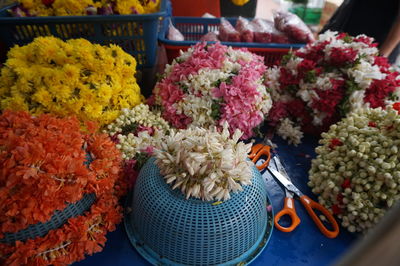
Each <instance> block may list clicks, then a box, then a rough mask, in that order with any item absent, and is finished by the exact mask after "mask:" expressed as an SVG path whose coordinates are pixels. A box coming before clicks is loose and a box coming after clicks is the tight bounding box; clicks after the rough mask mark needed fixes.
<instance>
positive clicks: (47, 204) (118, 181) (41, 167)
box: [0, 111, 126, 265]
mask: <svg viewBox="0 0 400 266" xmlns="http://www.w3.org/2000/svg"><path fill="white" fill-rule="evenodd" d="M88 128H90V126H88ZM0 136H1V137H0V168H1V169H0V239H1V238H3V237H4V233H9V232H11V233H12V232H18V231H19V230H21V229H24V228H26V227H28V226H29V225H32V224H36V223H38V222H46V221H47V220H49V219H50V217H51V216H52V215H53V213H54V211H55V210H63V209H64V208H65V207H66V205H67V204H68V203H74V202H76V201H78V200H80V199H82V197H83V196H84V195H85V194H87V193H95V194H96V202H95V203H94V204H93V205H92V207H91V208H90V210H89V211H87V212H86V213H84V215H81V216H77V217H75V218H71V219H69V220H68V222H67V223H65V224H64V225H63V226H62V227H60V228H58V229H56V230H52V231H50V232H49V233H48V234H47V235H45V236H44V237H37V238H35V239H29V240H27V241H25V242H20V241H17V242H16V243H15V244H14V245H11V244H0V264H2V265H3V264H6V265H8V264H13V265H21V264H34V265H48V264H53V265H66V264H70V263H72V262H74V261H77V260H81V259H83V258H84V256H85V254H92V253H94V252H98V251H100V250H101V249H102V245H104V243H105V241H106V238H105V234H106V233H107V232H108V231H111V230H114V229H115V224H116V223H118V222H120V220H121V218H122V214H121V213H122V208H121V207H120V206H119V204H118V197H119V196H121V195H122V194H124V193H125V192H126V182H125V181H124V180H123V179H122V178H121V170H120V169H121V168H120V166H121V154H120V152H119V151H118V150H117V149H116V147H115V145H114V144H113V142H112V141H111V140H110V139H109V137H108V136H107V135H105V134H95V133H94V130H92V131H91V132H86V133H83V132H81V131H80V126H79V121H78V120H77V119H75V118H66V119H60V118H55V117H53V116H50V115H41V116H39V117H36V118H35V117H31V116H30V115H29V114H28V113H26V112H11V111H5V112H4V113H3V114H2V115H1V116H0ZM88 155H90V157H91V162H88V161H87V158H86V157H87V156H88ZM85 163H86V164H85Z"/></svg>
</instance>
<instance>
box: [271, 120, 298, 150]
mask: <svg viewBox="0 0 400 266" xmlns="http://www.w3.org/2000/svg"><path fill="white" fill-rule="evenodd" d="M277 133H278V134H279V136H281V137H282V138H283V139H285V140H286V139H287V140H288V142H289V143H290V144H294V145H298V144H300V143H301V139H302V138H303V132H301V130H300V127H299V126H294V123H293V121H291V120H290V119H289V118H285V119H283V120H282V121H281V122H280V123H279V125H278V127H277Z"/></svg>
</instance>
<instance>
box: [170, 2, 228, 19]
mask: <svg viewBox="0 0 400 266" xmlns="http://www.w3.org/2000/svg"><path fill="white" fill-rule="evenodd" d="M171 3H172V8H173V12H172V14H173V15H174V16H186V17H201V16H203V15H204V13H210V14H212V15H214V16H216V17H220V16H221V11H220V4H219V0H196V1H188V0H171Z"/></svg>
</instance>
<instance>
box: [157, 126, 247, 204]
mask: <svg viewBox="0 0 400 266" xmlns="http://www.w3.org/2000/svg"><path fill="white" fill-rule="evenodd" d="M241 136H242V133H241V132H240V131H239V130H236V131H235V133H234V134H233V136H232V137H230V133H229V130H228V124H227V123H225V124H224V126H223V130H222V132H218V130H217V129H216V128H215V127H214V128H211V129H209V130H207V129H204V128H189V129H186V130H180V131H177V132H175V131H171V133H170V135H169V136H166V137H165V139H164V140H163V141H160V143H159V146H158V149H156V151H155V156H156V158H157V159H156V164H157V166H158V167H159V168H160V171H161V174H162V175H163V176H164V178H165V180H166V182H167V183H168V184H171V185H172V189H176V188H178V189H180V190H181V191H182V193H183V194H185V195H186V198H187V199H188V198H189V197H191V196H192V197H194V198H200V199H202V200H206V201H209V200H228V199H230V192H237V191H242V190H243V188H242V186H244V185H251V183H252V182H251V179H252V168H251V166H252V165H253V163H252V162H251V161H250V160H248V159H247V154H248V152H250V149H251V144H245V143H243V142H238V140H239V138H240V137H241Z"/></svg>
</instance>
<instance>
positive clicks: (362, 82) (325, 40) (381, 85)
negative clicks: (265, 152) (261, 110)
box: [265, 31, 400, 144]
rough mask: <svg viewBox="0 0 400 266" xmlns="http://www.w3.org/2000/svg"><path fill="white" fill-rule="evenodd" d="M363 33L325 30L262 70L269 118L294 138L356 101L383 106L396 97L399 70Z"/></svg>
mask: <svg viewBox="0 0 400 266" xmlns="http://www.w3.org/2000/svg"><path fill="white" fill-rule="evenodd" d="M377 55H378V49H377V48H376V43H373V39H372V38H369V37H367V36H365V35H359V36H357V37H351V36H348V35H346V34H344V33H340V34H338V33H337V32H331V31H327V32H326V33H324V34H322V35H320V36H319V39H318V40H317V41H315V42H314V43H310V44H308V45H307V46H305V47H303V48H301V49H299V50H297V51H296V52H294V53H290V54H288V55H287V56H285V57H284V58H283V59H282V62H281V64H280V65H279V66H277V67H274V68H271V69H269V70H267V74H266V82H265V84H266V86H267V87H268V88H269V89H271V90H272V92H271V94H272V98H273V100H274V106H273V107H272V109H271V111H270V116H269V118H268V120H269V123H270V124H271V125H272V126H276V127H277V129H278V133H279V134H280V135H281V136H282V137H284V138H288V139H289V141H290V142H292V143H294V144H298V143H300V141H301V137H302V132H307V133H314V134H319V133H320V132H322V131H325V130H327V129H328V128H329V126H330V125H331V124H332V123H335V122H337V121H338V120H339V119H340V118H341V117H344V116H345V115H346V114H347V113H349V112H352V111H354V110H355V109H357V108H359V107H372V108H377V107H385V106H386V105H388V104H392V103H393V102H395V101H396V100H398V99H399V97H400V79H399V77H400V76H399V73H397V72H392V71H391V70H390V65H389V64H388V63H387V60H386V59H385V58H383V57H379V56H377Z"/></svg>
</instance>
